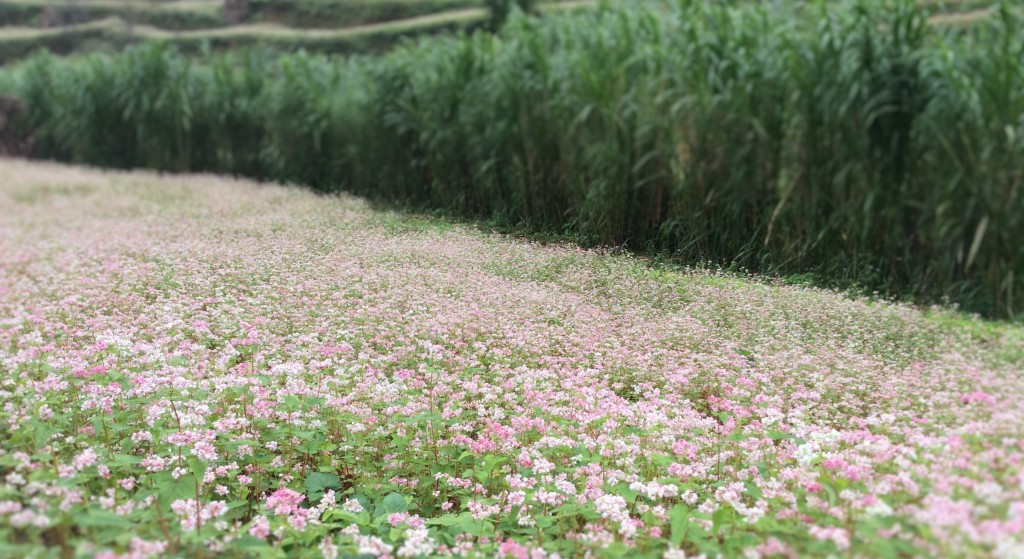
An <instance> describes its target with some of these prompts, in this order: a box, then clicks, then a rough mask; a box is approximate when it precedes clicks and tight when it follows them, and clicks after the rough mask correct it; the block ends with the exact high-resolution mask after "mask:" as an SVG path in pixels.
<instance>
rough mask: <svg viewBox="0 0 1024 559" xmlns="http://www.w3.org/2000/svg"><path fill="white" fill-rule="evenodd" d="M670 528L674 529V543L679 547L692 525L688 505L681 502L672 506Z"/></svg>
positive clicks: (672, 538) (669, 513)
mask: <svg viewBox="0 0 1024 559" xmlns="http://www.w3.org/2000/svg"><path fill="white" fill-rule="evenodd" d="M668 518H669V528H670V529H671V531H672V534H671V539H670V540H669V541H671V542H672V545H674V546H676V547H679V545H680V544H681V543H683V540H685V539H686V532H687V530H688V529H689V527H690V509H689V508H687V506H686V505H683V504H679V505H676V506H674V507H672V510H670V511H669V512H668Z"/></svg>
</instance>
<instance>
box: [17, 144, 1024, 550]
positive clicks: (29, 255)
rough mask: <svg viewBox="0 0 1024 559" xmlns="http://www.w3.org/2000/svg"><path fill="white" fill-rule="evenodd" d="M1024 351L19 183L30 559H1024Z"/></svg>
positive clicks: (892, 315)
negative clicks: (457, 558) (935, 558)
mask: <svg viewBox="0 0 1024 559" xmlns="http://www.w3.org/2000/svg"><path fill="white" fill-rule="evenodd" d="M1022 362H1024V333H1022V329H1021V328H1020V327H1019V326H1011V325H1006V324H999V323H992V322H985V321H982V320H980V319H975V318H971V317H968V316H965V315H959V314H956V313H954V312H952V311H948V310H938V309H924V310H922V309H915V308H911V307H909V306H903V305H893V304H888V303H883V302H872V301H867V300H854V299H850V298H847V297H845V296H842V295H840V294H837V293H833V292H829V291H823V290H817V289H810V288H806V287H799V286H788V285H783V284H782V283H780V282H775V283H768V282H762V281H753V280H746V279H741V278H737V277H733V276H728V275H722V274H716V273H712V272H708V271H692V272H685V273H684V272H679V271H671V270H667V269H663V268H659V267H655V266H652V265H650V264H649V263H647V262H645V261H641V260H639V259H637V258H635V257H629V256H623V255H612V254H605V253H601V252H595V251H585V250H581V249H577V248H573V247H568V246H541V245H538V244H535V243H527V242H524V241H521V240H514V239H509V238H507V237H502V236H497V235H493V234H488V233H485V232H482V231H479V230H476V229H473V228H470V227H463V226H458V225H451V224H448V223H446V222H440V221H434V220H429V219H421V218H414V217H410V216H408V215H403V214H395V213H389V212H380V211H376V210H373V209H372V208H370V207H368V206H367V205H366V204H365V203H364V202H361V201H359V200H357V199H354V198H347V197H324V196H318V195H315V194H312V193H310V192H307V191H305V190H301V189H296V188H283V187H278V186H270V185H257V184H254V183H250V182H245V181H240V180H234V179H224V178H213V177H208V176H198V177H196V176H192V177H169V176H158V175H156V174H148V173H116V174H110V173H101V172H99V171H93V170H86V169H81V168H74V167H60V166H55V165H49V164H30V163H25V162H19V161H10V160H0V370H2V372H3V375H2V379H3V388H2V392H0V401H2V403H3V408H2V412H0V434H2V441H3V442H2V445H0V478H2V480H3V481H2V483H3V485H2V489H0V556H13V557H102V558H107V559H110V558H115V557H118V558H121V557H123V558H146V557H164V556H167V557H210V558H212V557H258V558H273V557H327V558H335V557H358V556H364V557H365V556H377V557H426V556H460V557H497V558H506V557H508V558H515V559H523V558H530V559H534V558H536V559H539V558H553V557H562V558H570V557H624V556H629V557H665V558H671V559H677V558H682V557H697V556H701V555H703V556H706V557H716V556H717V557H806V556H822V557H825V556H836V557H913V556H946V557H1004V558H1011V557H1012V558H1020V557H1024V536H1022V533H1024V466H1022V461H1024V436H1022V435H1024V405H1022V402H1024V378H1022V372H1024V366H1022V365H1021V363H1022Z"/></svg>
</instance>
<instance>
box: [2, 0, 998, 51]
mask: <svg viewBox="0 0 1024 559" xmlns="http://www.w3.org/2000/svg"><path fill="white" fill-rule="evenodd" d="M920 1H921V2H922V3H924V4H927V5H928V6H929V8H932V9H934V11H935V14H936V15H935V21H936V22H937V23H942V24H969V23H971V22H974V21H977V20H980V19H984V18H987V17H990V16H991V15H992V14H993V13H995V8H994V4H993V2H992V1H991V0H920ZM241 3H242V4H244V8H243V9H232V5H233V4H235V2H232V1H231V0H227V1H226V0H59V1H56V2H55V1H52V0H0V64H4V63H7V62H10V61H12V60H17V59H19V58H22V57H24V56H26V55H28V54H30V53H32V52H35V51H37V50H39V49H43V48H45V49H49V50H50V51H53V52H56V53H60V54H66V53H70V52H76V51H86V52H88V51H97V50H101V51H102V50H107V51H109V50H117V49H120V48H122V47H123V46H125V45H128V44H132V43H136V42H140V41H148V40H161V41H170V42H174V43H176V44H177V45H178V46H179V47H180V48H182V49H183V50H186V51H198V50H201V49H203V48H205V47H207V46H209V47H211V48H215V49H225V48H233V47H244V46H252V45H256V44H260V45H264V44H265V45H269V46H271V47H273V48H277V49H282V50H295V49H299V48H304V49H307V50H312V51H318V52H334V53H351V52H367V51H376V50H381V49H384V48H386V47H388V46H390V45H392V44H394V43H395V42H396V41H398V40H400V39H401V38H403V37H413V36H418V35H424V34H433V33H440V32H448V31H453V30H460V29H472V28H476V27H481V26H484V25H486V24H488V22H489V18H490V11H489V9H488V8H487V2H486V0H248V1H247V2H246V1H243V2H241ZM596 3H597V1H596V0H547V1H546V2H538V4H540V7H539V9H540V10H541V11H546V10H552V9H565V8H575V7H580V6H587V5H593V4H596Z"/></svg>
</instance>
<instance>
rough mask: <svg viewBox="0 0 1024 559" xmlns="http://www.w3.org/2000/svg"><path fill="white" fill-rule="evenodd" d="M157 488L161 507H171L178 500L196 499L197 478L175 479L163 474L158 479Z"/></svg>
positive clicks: (191, 476)
mask: <svg viewBox="0 0 1024 559" xmlns="http://www.w3.org/2000/svg"><path fill="white" fill-rule="evenodd" d="M156 488H157V495H159V502H160V506H162V507H169V506H170V505H171V503H173V502H174V501H176V500H178V499H195V498H196V476H194V475H186V476H181V477H180V478H178V479H174V478H173V477H171V474H169V473H167V472H163V473H162V474H161V475H160V476H159V477H158V478H157V481H156Z"/></svg>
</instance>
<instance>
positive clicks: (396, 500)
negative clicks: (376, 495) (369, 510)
mask: <svg viewBox="0 0 1024 559" xmlns="http://www.w3.org/2000/svg"><path fill="white" fill-rule="evenodd" d="M383 505H384V510H385V511H387V513H388V514H394V513H396V512H406V511H408V510H409V503H406V502H405V497H403V496H402V494H401V493H390V494H388V496H387V497H384V502H383Z"/></svg>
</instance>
